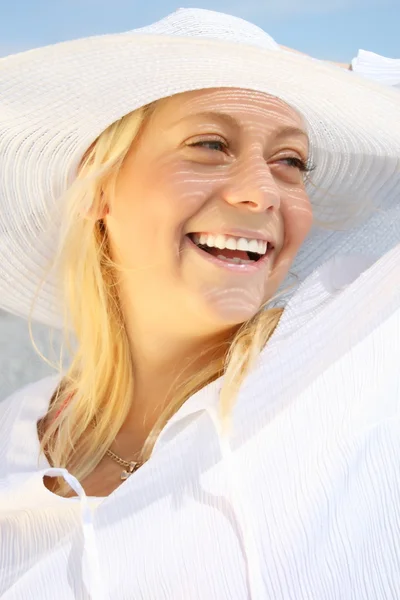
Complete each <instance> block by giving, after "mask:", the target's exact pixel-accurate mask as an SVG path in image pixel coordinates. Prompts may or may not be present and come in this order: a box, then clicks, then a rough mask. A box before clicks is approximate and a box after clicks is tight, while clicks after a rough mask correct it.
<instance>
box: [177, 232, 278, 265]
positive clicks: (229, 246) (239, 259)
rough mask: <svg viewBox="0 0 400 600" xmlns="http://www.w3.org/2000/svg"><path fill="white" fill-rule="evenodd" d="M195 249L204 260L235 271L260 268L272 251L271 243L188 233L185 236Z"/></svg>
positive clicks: (222, 235)
mask: <svg viewBox="0 0 400 600" xmlns="http://www.w3.org/2000/svg"><path fill="white" fill-rule="evenodd" d="M186 237H187V238H188V239H189V240H190V242H191V243H192V244H193V245H195V246H196V248H197V249H198V250H199V251H200V252H202V253H204V255H205V256H204V258H209V259H210V260H212V261H213V262H216V263H221V264H220V266H226V267H233V268H234V269H235V270H237V268H238V267H240V270H246V271H247V270H249V269H244V268H245V267H250V270H254V268H255V267H257V268H258V267H260V266H261V264H260V263H264V262H265V259H266V258H267V257H268V256H269V255H270V254H271V252H272V251H273V249H274V246H273V244H272V243H270V242H267V241H264V240H257V239H251V238H244V237H236V236H230V235H224V234H211V233H189V234H187V236H186Z"/></svg>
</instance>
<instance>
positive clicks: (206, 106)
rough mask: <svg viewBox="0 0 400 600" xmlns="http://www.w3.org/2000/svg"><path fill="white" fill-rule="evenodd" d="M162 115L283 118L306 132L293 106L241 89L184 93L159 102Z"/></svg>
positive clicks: (269, 96) (272, 97)
mask: <svg viewBox="0 0 400 600" xmlns="http://www.w3.org/2000/svg"><path fill="white" fill-rule="evenodd" d="M160 108H161V110H162V113H163V114H164V115H165V116H167V115H175V116H176V115H179V117H180V118H184V117H185V116H187V117H196V116H199V115H200V116H201V115H202V114H204V115H207V116H210V115H211V114H212V113H215V114H218V113H220V114H224V115H228V116H229V115H231V116H232V117H236V118H246V119H251V118H253V119H254V120H257V119H268V118H271V119H276V118H277V117H279V118H281V119H284V120H285V121H287V122H288V124H289V123H291V124H292V125H293V126H297V127H299V128H301V129H303V130H304V131H305V132H306V126H305V123H304V119H303V117H302V116H301V115H300V113H298V112H297V110H296V109H294V108H293V107H292V106H290V105H289V104H287V103H286V102H284V101H283V100H281V99H280V98H277V97H275V96H271V95H269V94H265V93H263V92H257V91H254V90H246V89H240V88H217V89H209V90H196V91H191V92H184V93H182V94H176V95H174V96H170V97H169V98H165V99H164V100H163V101H161V103H160Z"/></svg>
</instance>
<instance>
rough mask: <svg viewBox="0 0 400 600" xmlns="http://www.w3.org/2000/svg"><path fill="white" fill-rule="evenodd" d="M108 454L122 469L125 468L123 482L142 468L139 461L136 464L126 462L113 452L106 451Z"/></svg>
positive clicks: (130, 461)
mask: <svg viewBox="0 0 400 600" xmlns="http://www.w3.org/2000/svg"><path fill="white" fill-rule="evenodd" d="M106 454H107V456H108V457H109V458H111V459H112V460H113V461H114V462H116V463H118V464H119V465H120V466H121V467H124V470H123V471H122V473H121V481H125V479H128V477H130V476H131V475H132V473H134V472H135V471H137V470H138V468H139V467H140V466H141V463H140V462H139V461H138V462H135V461H133V460H124V459H123V458H121V457H120V456H118V455H117V454H115V453H114V452H113V451H112V450H106Z"/></svg>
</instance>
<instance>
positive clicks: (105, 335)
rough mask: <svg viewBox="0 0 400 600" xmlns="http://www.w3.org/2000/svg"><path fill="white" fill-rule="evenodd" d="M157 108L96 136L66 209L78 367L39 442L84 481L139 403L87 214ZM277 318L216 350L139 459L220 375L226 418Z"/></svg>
mask: <svg viewBox="0 0 400 600" xmlns="http://www.w3.org/2000/svg"><path fill="white" fill-rule="evenodd" d="M153 108H154V104H153V105H149V106H147V107H144V108H142V109H139V110H137V111H134V112H132V113H130V114H129V115H127V116H125V117H123V118H122V119H120V120H119V121H117V122H115V123H114V124H112V125H111V126H110V127H108V129H106V130H105V131H104V132H103V133H102V134H101V135H100V136H99V137H98V138H97V140H96V141H95V142H94V143H93V144H92V146H91V147H90V148H89V150H88V151H87V152H86V154H85V156H84V158H83V159H82V162H81V165H80V169H79V175H78V177H77V179H76V180H75V182H74V183H73V184H72V186H71V188H70V189H69V191H68V193H67V197H66V199H65V202H64V203H63V206H64V207H65V212H64V214H63V218H62V223H63V226H62V231H61V237H60V244H59V249H58V253H57V256H56V259H55V263H54V264H55V265H56V270H57V273H59V276H60V299H62V300H63V303H64V307H65V308H64V328H63V340H64V345H65V346H66V347H67V348H69V350H70V352H71V355H72V361H71V363H70V365H69V367H68V369H67V370H66V371H65V376H64V378H63V381H62V382H61V384H60V386H59V387H58V389H57V391H56V393H55V395H54V397H53V401H52V402H51V405H50V407H49V410H48V413H47V415H46V417H45V418H44V419H43V422H42V423H44V424H45V426H43V428H42V429H41V431H40V435H41V448H42V451H43V452H45V454H46V456H47V457H48V459H49V461H50V464H53V465H57V466H58V467H66V468H68V470H69V471H70V472H71V473H72V474H73V475H75V476H76V477H77V478H78V479H79V480H83V479H84V478H85V477H86V476H88V475H89V474H90V473H91V472H92V471H93V469H94V468H95V467H96V465H97V464H98V463H99V462H100V460H101V459H102V458H103V456H104V455H105V452H106V450H107V449H108V448H109V447H110V446H111V444H112V443H113V441H114V440H115V438H116V436H117V434H118V432H119V430H120V428H121V427H122V425H123V423H124V421H125V419H126V417H127V414H128V411H129V409H130V406H131V403H132V399H133V398H134V377H133V368H132V362H131V356H130V346H129V343H128V338H127V334H126V330H125V327H124V319H123V315H122V311H121V308H120V303H119V298H118V293H117V286H116V277H115V274H116V271H117V269H118V266H117V265H116V264H115V263H114V262H113V261H112V259H111V256H110V251H109V244H108V239H107V231H106V228H105V226H104V224H103V222H102V221H101V220H97V221H96V219H94V218H88V211H89V213H90V211H93V213H92V214H101V211H102V209H103V208H104V203H105V196H106V195H107V194H106V193H105V191H107V192H109V191H110V192H111V193H112V190H113V186H115V182H116V178H117V176H118V173H119V170H120V168H121V166H122V164H123V162H124V159H125V156H126V155H127V152H128V150H129V149H130V147H131V146H132V143H133V142H135V141H137V139H138V137H139V136H140V133H141V130H142V127H143V125H144V123H145V122H146V120H147V118H148V117H149V115H151V113H152V110H153ZM281 314H282V309H280V308H274V309H269V310H262V309H260V310H259V312H258V313H257V314H256V315H255V316H254V317H253V318H252V319H250V320H249V321H248V322H246V323H243V324H242V325H241V327H240V328H239V329H238V331H237V332H236V333H234V334H232V337H231V339H230V340H228V341H227V342H225V346H224V347H222V346H220V347H218V348H215V351H216V352H215V356H214V358H212V359H211V360H210V361H209V362H208V364H207V365H205V366H204V367H203V368H202V369H200V370H199V371H198V372H196V374H195V375H192V376H190V377H189V378H187V379H186V380H183V383H181V384H180V385H179V387H177V389H175V390H174V399H173V401H172V402H171V403H170V404H169V405H168V406H167V408H166V409H165V410H164V411H163V413H162V414H161V416H160V417H159V419H158V421H157V423H156V424H155V426H154V428H153V430H152V431H151V433H150V435H149V437H148V439H147V441H146V443H145V446H144V448H143V451H142V459H143V461H145V460H147V459H148V458H149V457H150V454H151V452H152V448H153V446H154V443H155V440H156V439H157V436H158V435H159V433H160V431H161V430H162V428H163V427H164V425H165V424H166V423H167V421H168V420H169V419H170V417H171V416H172V415H173V414H174V413H175V412H176V411H177V410H178V409H179V407H180V406H182V404H183V403H184V402H185V401H186V400H187V399H188V398H189V397H190V396H191V395H192V394H194V393H195V392H196V391H198V390H200V389H201V388H202V387H204V386H205V385H207V384H208V383H210V382H211V381H213V380H215V379H217V378H218V377H219V376H221V375H224V381H223V387H222V391H221V395H220V406H221V415H222V418H223V419H225V418H226V417H228V416H229V414H230V412H231V409H232V406H233V403H234V401H235V398H236V395H237V393H238V390H239V388H240V385H241V383H242V382H243V380H244V378H245V376H246V374H247V373H248V372H249V370H250V369H251V367H252V365H253V364H254V361H255V360H256V358H257V356H258V355H259V353H260V351H261V349H262V348H263V347H264V346H265V344H266V342H267V341H268V339H269V338H270V336H271V335H272V333H273V331H274V329H275V327H276V326H277V324H278V321H279V319H280V317H281ZM71 333H72V335H73V339H71ZM60 369H61V366H60ZM94 423H95V426H93V424H94ZM57 485H58V488H57V492H58V493H59V494H66V493H67V491H69V488H68V487H67V486H66V485H65V484H64V483H63V482H62V481H60V482H58V484H57Z"/></svg>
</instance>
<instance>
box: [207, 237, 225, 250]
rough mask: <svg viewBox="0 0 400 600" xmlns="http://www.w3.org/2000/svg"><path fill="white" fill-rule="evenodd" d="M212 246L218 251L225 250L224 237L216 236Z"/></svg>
mask: <svg viewBox="0 0 400 600" xmlns="http://www.w3.org/2000/svg"><path fill="white" fill-rule="evenodd" d="M208 245H209V244H208ZM214 246H215V247H216V248H219V249H220V250H222V249H223V248H226V245H225V236H224V235H216V236H215V239H214Z"/></svg>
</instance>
